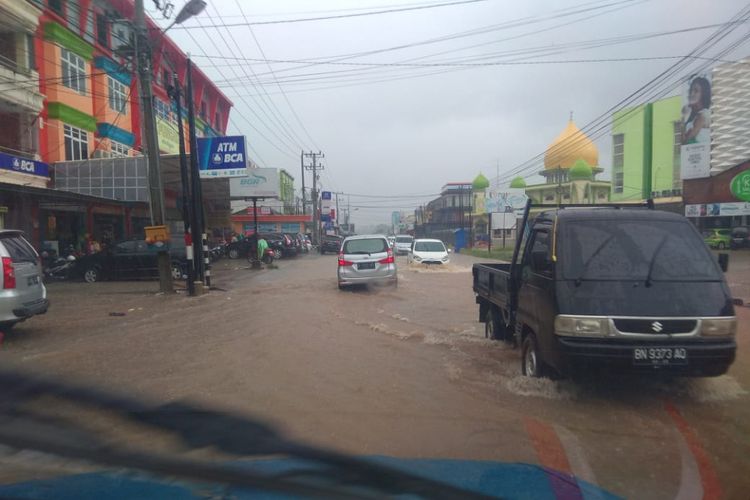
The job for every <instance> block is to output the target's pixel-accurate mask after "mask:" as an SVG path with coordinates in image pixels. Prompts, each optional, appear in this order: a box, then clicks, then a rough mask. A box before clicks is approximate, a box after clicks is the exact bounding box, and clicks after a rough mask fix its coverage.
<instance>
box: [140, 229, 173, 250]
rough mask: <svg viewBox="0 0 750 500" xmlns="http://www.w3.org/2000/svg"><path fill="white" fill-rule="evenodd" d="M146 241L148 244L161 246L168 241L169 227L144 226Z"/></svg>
mask: <svg viewBox="0 0 750 500" xmlns="http://www.w3.org/2000/svg"><path fill="white" fill-rule="evenodd" d="M143 230H144V232H145V233H146V243H148V244H149V245H155V246H162V245H164V244H166V243H169V228H167V226H146V227H145V228H143Z"/></svg>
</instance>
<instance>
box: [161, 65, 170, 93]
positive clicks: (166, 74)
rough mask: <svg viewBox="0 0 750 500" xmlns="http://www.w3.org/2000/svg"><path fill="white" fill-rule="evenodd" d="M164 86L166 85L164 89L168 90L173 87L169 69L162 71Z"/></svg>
mask: <svg viewBox="0 0 750 500" xmlns="http://www.w3.org/2000/svg"><path fill="white" fill-rule="evenodd" d="M161 83H162V85H164V88H165V89H166V88H168V87H169V86H170V85H172V79H171V78H170V72H169V70H168V69H165V70H162V82H161Z"/></svg>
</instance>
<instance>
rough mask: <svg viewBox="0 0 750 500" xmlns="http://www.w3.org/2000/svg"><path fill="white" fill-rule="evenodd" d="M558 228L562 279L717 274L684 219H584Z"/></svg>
mask: <svg viewBox="0 0 750 500" xmlns="http://www.w3.org/2000/svg"><path fill="white" fill-rule="evenodd" d="M561 232H562V234H561V236H562V237H561V238H560V240H559V242H560V244H559V247H558V248H559V251H558V253H559V257H560V259H561V263H562V265H561V266H560V269H561V273H562V277H563V279H572V280H579V281H580V280H588V281H592V280H645V279H647V278H650V279H649V281H653V282H656V281H714V280H721V274H720V272H719V269H718V266H717V265H716V264H715V263H714V258H713V256H712V255H711V253H710V252H709V251H708V249H707V248H706V246H705V245H704V244H703V242H702V241H701V239H700V238H699V237H698V236H697V234H696V232H695V231H694V230H693V228H692V227H690V225H689V224H688V223H684V222H678V221H653V220H649V221H645V220H643V221H632V220H631V221H617V220H582V221H575V222H569V223H568V224H565V226H563V227H562V228H561ZM662 243H663V244H662ZM649 270H650V271H651V273H650V276H649Z"/></svg>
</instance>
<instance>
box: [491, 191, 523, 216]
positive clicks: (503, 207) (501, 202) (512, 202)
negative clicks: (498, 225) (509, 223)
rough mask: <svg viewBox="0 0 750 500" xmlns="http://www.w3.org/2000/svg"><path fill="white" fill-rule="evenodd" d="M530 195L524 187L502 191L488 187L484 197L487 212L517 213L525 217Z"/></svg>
mask: <svg viewBox="0 0 750 500" xmlns="http://www.w3.org/2000/svg"><path fill="white" fill-rule="evenodd" d="M526 200H528V197H527V196H526V193H525V192H524V190H523V189H514V188H507V189H503V190H502V191H493V190H490V189H487V191H486V194H485V197H484V208H485V210H486V211H487V213H511V212H512V213H515V215H516V216H517V217H523V211H524V209H525V208H526Z"/></svg>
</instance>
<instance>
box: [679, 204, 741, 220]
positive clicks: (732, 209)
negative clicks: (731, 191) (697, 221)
mask: <svg viewBox="0 0 750 500" xmlns="http://www.w3.org/2000/svg"><path fill="white" fill-rule="evenodd" d="M732 215H750V203H744V202H737V203H699V204H693V205H685V217H728V216H732Z"/></svg>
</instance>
